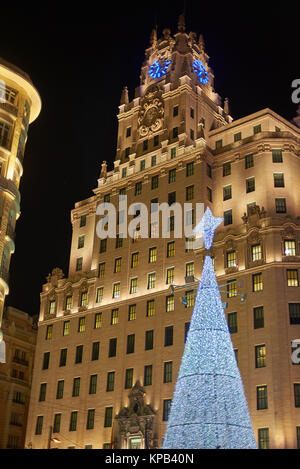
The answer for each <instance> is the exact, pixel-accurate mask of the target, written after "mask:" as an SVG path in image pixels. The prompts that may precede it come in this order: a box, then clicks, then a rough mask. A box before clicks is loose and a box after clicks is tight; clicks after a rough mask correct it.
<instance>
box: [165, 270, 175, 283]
mask: <svg viewBox="0 0 300 469" xmlns="http://www.w3.org/2000/svg"><path fill="white" fill-rule="evenodd" d="M173 282H174V267H170V268H169V269H167V280H166V284H167V285H170V284H171V283H173Z"/></svg>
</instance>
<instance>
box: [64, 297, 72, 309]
mask: <svg viewBox="0 0 300 469" xmlns="http://www.w3.org/2000/svg"><path fill="white" fill-rule="evenodd" d="M65 308H66V311H70V310H71V308H72V295H68V296H66V303H65Z"/></svg>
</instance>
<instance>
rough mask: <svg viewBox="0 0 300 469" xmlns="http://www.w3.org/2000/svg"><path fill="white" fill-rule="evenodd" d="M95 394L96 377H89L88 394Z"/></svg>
mask: <svg viewBox="0 0 300 469" xmlns="http://www.w3.org/2000/svg"><path fill="white" fill-rule="evenodd" d="M96 392H97V375H91V376H90V389H89V394H96Z"/></svg>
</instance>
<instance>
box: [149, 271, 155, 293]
mask: <svg viewBox="0 0 300 469" xmlns="http://www.w3.org/2000/svg"><path fill="white" fill-rule="evenodd" d="M155 282H156V273H155V272H152V273H151V274H148V290H151V289H152V288H155Z"/></svg>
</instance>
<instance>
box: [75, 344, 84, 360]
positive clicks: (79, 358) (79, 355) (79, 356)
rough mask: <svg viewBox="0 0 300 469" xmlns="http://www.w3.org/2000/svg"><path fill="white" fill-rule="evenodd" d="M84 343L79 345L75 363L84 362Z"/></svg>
mask: <svg viewBox="0 0 300 469" xmlns="http://www.w3.org/2000/svg"><path fill="white" fill-rule="evenodd" d="M82 353H83V345H77V347H76V355H75V363H82Z"/></svg>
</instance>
